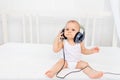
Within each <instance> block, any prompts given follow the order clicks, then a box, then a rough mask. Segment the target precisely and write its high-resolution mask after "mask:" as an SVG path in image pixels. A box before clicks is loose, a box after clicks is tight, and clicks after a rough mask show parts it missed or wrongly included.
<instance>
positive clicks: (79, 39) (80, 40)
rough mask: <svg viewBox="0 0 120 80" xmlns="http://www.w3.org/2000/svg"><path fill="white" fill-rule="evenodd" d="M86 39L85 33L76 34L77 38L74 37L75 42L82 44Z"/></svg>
mask: <svg viewBox="0 0 120 80" xmlns="http://www.w3.org/2000/svg"><path fill="white" fill-rule="evenodd" d="M84 38H85V32H83V34H82V33H81V32H78V33H76V35H75V37H74V42H75V43H80V42H82V41H83V40H84Z"/></svg>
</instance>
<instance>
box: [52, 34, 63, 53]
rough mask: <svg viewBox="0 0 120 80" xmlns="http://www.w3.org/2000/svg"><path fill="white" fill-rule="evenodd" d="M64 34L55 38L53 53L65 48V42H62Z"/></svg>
mask: <svg viewBox="0 0 120 80" xmlns="http://www.w3.org/2000/svg"><path fill="white" fill-rule="evenodd" d="M62 34H63V33H61V32H60V33H59V34H58V35H57V37H56V38H55V40H54V43H53V51H54V52H56V53H57V52H59V51H60V50H61V49H62V48H63V41H62V40H61V37H62V36H61V35H62Z"/></svg>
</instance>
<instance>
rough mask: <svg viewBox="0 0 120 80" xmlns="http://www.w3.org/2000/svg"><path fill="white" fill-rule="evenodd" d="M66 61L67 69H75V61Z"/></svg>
mask: <svg viewBox="0 0 120 80" xmlns="http://www.w3.org/2000/svg"><path fill="white" fill-rule="evenodd" d="M67 63H68V68H69V69H75V68H76V65H77V62H69V61H68V62H67Z"/></svg>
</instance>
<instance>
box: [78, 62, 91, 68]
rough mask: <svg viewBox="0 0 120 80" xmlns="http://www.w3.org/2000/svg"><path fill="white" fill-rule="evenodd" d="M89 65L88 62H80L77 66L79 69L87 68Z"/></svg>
mask: <svg viewBox="0 0 120 80" xmlns="http://www.w3.org/2000/svg"><path fill="white" fill-rule="evenodd" d="M88 65H89V64H88V63H87V62H85V61H80V62H78V65H77V67H79V68H81V69H82V68H85V67H86V66H88Z"/></svg>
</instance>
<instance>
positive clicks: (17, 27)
mask: <svg viewBox="0 0 120 80" xmlns="http://www.w3.org/2000/svg"><path fill="white" fill-rule="evenodd" d="M70 19H75V20H77V21H79V22H80V24H82V25H83V26H84V27H85V31H86V39H85V44H86V45H100V46H117V43H118V39H117V35H116V31H115V26H114V21H113V18H112V15H111V14H110V13H100V14H97V15H96V14H93V15H80V16H77V17H70V16H67V17H66V16H59V17H57V16H56V17H55V16H40V14H34V15H33V14H0V25H1V26H0V29H1V31H0V34H1V35H0V37H1V39H0V44H3V43H6V42H23V43H47V44H52V42H53V40H54V38H55V36H56V35H57V33H58V32H59V31H60V30H61V29H62V28H63V27H64V25H65V23H66V22H67V21H68V20H70Z"/></svg>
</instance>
